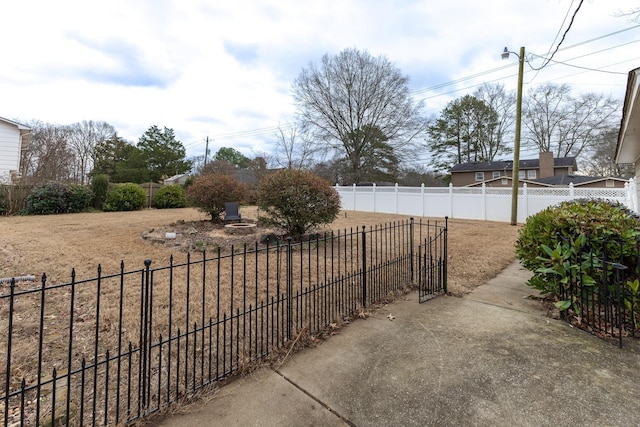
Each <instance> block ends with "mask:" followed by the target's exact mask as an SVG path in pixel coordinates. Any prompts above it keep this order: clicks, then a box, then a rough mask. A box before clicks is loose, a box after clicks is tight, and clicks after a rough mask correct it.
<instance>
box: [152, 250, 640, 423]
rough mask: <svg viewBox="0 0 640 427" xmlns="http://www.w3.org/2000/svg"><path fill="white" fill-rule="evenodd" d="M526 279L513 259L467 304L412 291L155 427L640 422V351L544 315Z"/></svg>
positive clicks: (468, 298) (639, 347) (630, 343)
mask: <svg viewBox="0 0 640 427" xmlns="http://www.w3.org/2000/svg"><path fill="white" fill-rule="evenodd" d="M528 277H529V274H528V273H527V272H526V271H524V270H522V269H521V268H520V266H519V265H518V264H517V263H514V264H512V265H510V266H509V267H508V268H506V269H505V270H504V271H503V272H502V273H501V274H500V275H499V276H498V277H496V278H495V279H493V280H491V281H490V282H488V283H487V284H485V285H483V286H481V287H479V288H478V289H476V290H475V291H474V292H473V293H471V294H469V295H467V296H466V297H465V298H453V297H438V298H436V299H434V300H432V301H429V302H427V303H424V304H418V301H417V300H418V298H417V294H409V295H408V296H407V297H406V299H405V300H401V301H399V302H395V303H393V304H390V305H388V306H386V307H385V308H383V309H379V310H376V311H374V312H373V313H372V316H371V317H369V318H368V319H367V320H358V321H356V322H354V323H353V324H351V325H349V326H348V327H345V328H342V329H341V330H340V333H339V334H337V335H335V336H333V337H331V338H330V339H329V340H327V341H325V342H323V343H322V344H320V345H319V346H318V347H317V348H312V349H305V350H303V351H302V352H300V353H297V354H295V355H292V356H290V357H289V358H288V359H287V360H286V362H285V363H284V365H283V366H281V367H279V368H277V367H276V368H277V369H268V368H263V369H261V370H259V371H257V372H255V373H253V374H251V375H249V376H247V377H245V378H241V379H239V380H237V381H234V382H232V383H231V384H229V385H227V386H225V387H223V388H221V389H220V390H218V392H217V393H216V394H215V396H213V397H212V398H210V399H208V400H207V401H201V402H196V403H195V404H193V405H191V406H189V407H187V408H184V409H181V410H180V411H179V412H178V413H175V414H174V415H173V416H171V417H168V418H164V419H159V418H156V419H152V420H151V421H150V423H149V424H150V425H160V426H164V427H191V426H345V425H347V426H412V425H415V426H425V425H433V426H514V425H517V426H559V425H564V426H568V425H581V426H638V425H640V345H638V343H637V342H633V341H630V340H627V341H625V344H624V345H625V347H624V348H623V349H622V350H621V349H618V348H617V347H615V346H613V345H611V344H609V343H607V342H604V341H603V340H601V339H599V338H596V337H594V336H592V335H590V334H588V333H585V332H583V331H580V330H577V329H575V328H572V327H571V326H569V325H568V324H566V323H564V322H562V321H559V320H553V319H550V318H547V317H545V313H544V311H542V310H541V307H540V305H539V303H538V302H537V301H536V300H531V299H527V298H526V297H527V296H528V295H530V294H531V293H532V290H531V289H530V288H528V287H526V285H525V282H526V280H527V278H528ZM389 314H391V315H392V316H394V317H395V319H394V320H390V319H389V317H387V316H388V315H389Z"/></svg>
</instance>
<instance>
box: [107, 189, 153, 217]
mask: <svg viewBox="0 0 640 427" xmlns="http://www.w3.org/2000/svg"><path fill="white" fill-rule="evenodd" d="M146 201H147V193H145V191H144V190H143V189H142V187H140V186H139V185H138V184H134V183H132V182H126V183H123V184H116V185H114V186H113V189H112V190H111V191H110V192H109V193H108V194H107V199H106V200H105V202H104V206H103V209H104V210H105V211H135V210H138V209H142V207H143V206H144V204H145V203H146Z"/></svg>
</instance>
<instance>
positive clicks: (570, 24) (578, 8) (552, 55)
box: [529, 0, 584, 71]
mask: <svg viewBox="0 0 640 427" xmlns="http://www.w3.org/2000/svg"><path fill="white" fill-rule="evenodd" d="M583 2H584V0H580V3H579V4H578V7H577V8H576V10H575V12H573V16H572V17H571V21H570V22H569V26H568V27H567V29H566V30H565V32H564V34H563V35H562V39H560V42H559V43H558V45H557V46H556V50H554V51H553V53H552V54H551V56H550V57H549V58H548V59H547V61H546V62H545V63H544V64H542V66H541V67H540V68H533V67H531V64H529V67H531V68H532V69H534V70H536V71H539V70H542V69H543V68H544V67H545V66H546V65H547V64H548V63H549V62H550V61H551V60H552V59H553V57H554V56H555V54H556V53H558V49H560V45H561V44H562V42H564V39H565V38H566V37H567V33H569V30H570V29H571V26H572V25H573V21H574V20H575V19H576V15H577V14H578V11H579V10H580V7H582V3H583Z"/></svg>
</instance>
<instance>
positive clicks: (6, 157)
mask: <svg viewBox="0 0 640 427" xmlns="http://www.w3.org/2000/svg"><path fill="white" fill-rule="evenodd" d="M30 137H31V129H30V128H29V127H27V126H25V125H21V124H20V123H16V122H14V121H11V120H7V119H5V118H2V117H0V184H6V183H10V182H12V181H15V180H16V179H18V178H19V177H20V158H21V153H22V151H23V150H26V149H27V147H28V146H29V139H30Z"/></svg>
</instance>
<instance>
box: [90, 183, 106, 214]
mask: <svg viewBox="0 0 640 427" xmlns="http://www.w3.org/2000/svg"><path fill="white" fill-rule="evenodd" d="M91 189H92V190H93V207H94V208H96V209H100V210H102V206H103V205H104V201H105V200H106V199H107V194H108V193H109V175H106V174H98V175H95V176H94V177H93V178H92V179H91Z"/></svg>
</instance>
